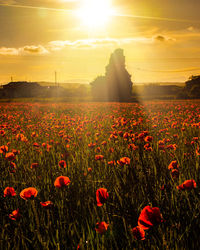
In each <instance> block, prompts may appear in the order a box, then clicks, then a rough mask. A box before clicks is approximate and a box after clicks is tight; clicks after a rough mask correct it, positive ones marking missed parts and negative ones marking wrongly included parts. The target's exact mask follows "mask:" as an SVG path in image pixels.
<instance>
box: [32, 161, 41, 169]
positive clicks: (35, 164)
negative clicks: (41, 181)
mask: <svg viewBox="0 0 200 250" xmlns="http://www.w3.org/2000/svg"><path fill="white" fill-rule="evenodd" d="M38 167H39V163H37V162H34V163H32V164H31V168H32V169H35V168H38Z"/></svg>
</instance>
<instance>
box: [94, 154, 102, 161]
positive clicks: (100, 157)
mask: <svg viewBox="0 0 200 250" xmlns="http://www.w3.org/2000/svg"><path fill="white" fill-rule="evenodd" d="M103 158H104V156H103V155H95V160H96V161H97V160H103Z"/></svg>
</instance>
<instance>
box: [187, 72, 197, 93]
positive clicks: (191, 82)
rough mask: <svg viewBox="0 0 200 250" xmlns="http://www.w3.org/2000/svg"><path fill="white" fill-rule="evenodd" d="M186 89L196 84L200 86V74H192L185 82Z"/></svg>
mask: <svg viewBox="0 0 200 250" xmlns="http://www.w3.org/2000/svg"><path fill="white" fill-rule="evenodd" d="M185 85H186V89H187V90H191V89H192V88H193V87H194V86H199V87H200V75H197V76H193V75H192V76H190V77H189V80H188V81H186V82H185Z"/></svg>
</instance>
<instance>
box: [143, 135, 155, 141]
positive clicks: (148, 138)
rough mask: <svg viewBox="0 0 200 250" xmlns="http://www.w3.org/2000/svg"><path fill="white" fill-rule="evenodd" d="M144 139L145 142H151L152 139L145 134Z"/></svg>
mask: <svg viewBox="0 0 200 250" xmlns="http://www.w3.org/2000/svg"><path fill="white" fill-rule="evenodd" d="M144 140H145V142H152V141H153V137H152V136H149V135H148V136H146V137H145V138H144Z"/></svg>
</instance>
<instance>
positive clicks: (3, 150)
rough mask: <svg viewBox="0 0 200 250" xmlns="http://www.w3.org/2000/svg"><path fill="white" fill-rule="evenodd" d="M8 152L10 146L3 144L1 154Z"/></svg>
mask: <svg viewBox="0 0 200 250" xmlns="http://www.w3.org/2000/svg"><path fill="white" fill-rule="evenodd" d="M6 152H8V147H7V146H5V145H3V146H1V147H0V154H5V153H6Z"/></svg>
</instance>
